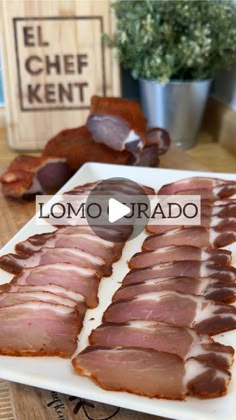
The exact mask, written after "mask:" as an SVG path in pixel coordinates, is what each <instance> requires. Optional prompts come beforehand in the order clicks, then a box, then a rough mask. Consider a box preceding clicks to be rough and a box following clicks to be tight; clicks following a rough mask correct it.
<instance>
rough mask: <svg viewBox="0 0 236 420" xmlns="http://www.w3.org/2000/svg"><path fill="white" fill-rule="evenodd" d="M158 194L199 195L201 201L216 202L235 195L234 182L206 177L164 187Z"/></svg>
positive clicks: (188, 179) (235, 183)
mask: <svg viewBox="0 0 236 420" xmlns="http://www.w3.org/2000/svg"><path fill="white" fill-rule="evenodd" d="M158 194H159V195H174V194H186V195H191V194H196V195H198V194H199V195H201V197H202V198H203V199H208V200H216V199H218V198H228V197H231V196H232V195H234V194H236V181H227V180H225V179H218V178H207V177H193V178H185V179H182V180H180V181H176V182H173V183H171V184H166V185H164V186H163V187H162V188H161V189H160V190H159V191H158Z"/></svg>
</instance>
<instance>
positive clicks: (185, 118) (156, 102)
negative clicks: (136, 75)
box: [139, 79, 211, 149]
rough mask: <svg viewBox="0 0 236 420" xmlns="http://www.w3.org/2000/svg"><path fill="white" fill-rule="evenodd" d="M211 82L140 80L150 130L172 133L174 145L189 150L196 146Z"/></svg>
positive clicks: (143, 104)
mask: <svg viewBox="0 0 236 420" xmlns="http://www.w3.org/2000/svg"><path fill="white" fill-rule="evenodd" d="M210 85H211V80H202V81H196V82H175V81H173V82H169V83H167V84H166V85H162V84H160V83H157V82H155V81H152V80H145V79H140V80H139V86H140V94H141V101H142V108H143V111H144V113H145V115H146V118H147V120H148V126H149V127H153V126H158V127H161V128H165V129H166V130H168V131H169V134H170V137H171V139H172V142H173V144H174V145H176V146H177V147H179V148H181V149H189V148H190V147H192V146H193V145H194V144H195V141H196V136H197V133H198V130H199V128H200V125H201V121H202V117H203V113H204V109H205V105H206V101H207V97H208V92H209V89H210Z"/></svg>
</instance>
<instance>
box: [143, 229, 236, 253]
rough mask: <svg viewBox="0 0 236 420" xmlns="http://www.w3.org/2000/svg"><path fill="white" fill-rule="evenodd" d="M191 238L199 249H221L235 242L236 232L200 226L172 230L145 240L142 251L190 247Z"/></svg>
mask: <svg viewBox="0 0 236 420" xmlns="http://www.w3.org/2000/svg"><path fill="white" fill-rule="evenodd" d="M193 238H196V245H197V246H198V247H199V248H208V247H215V248H221V247H224V246H226V245H229V244H231V243H233V242H235V241H236V232H232V231H226V232H217V230H215V229H214V228H205V227H202V226H195V227H192V226H189V227H184V228H179V229H172V230H169V231H167V232H164V233H160V234H158V235H152V236H149V237H148V238H146V239H145V241H144V243H143V246H142V250H143V251H153V250H155V249H157V248H161V247H164V246H170V245H192V243H193Z"/></svg>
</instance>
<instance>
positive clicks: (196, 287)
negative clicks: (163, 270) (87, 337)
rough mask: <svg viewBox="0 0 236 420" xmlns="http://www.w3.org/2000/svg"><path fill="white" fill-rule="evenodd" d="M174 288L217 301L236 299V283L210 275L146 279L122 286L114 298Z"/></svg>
mask: <svg viewBox="0 0 236 420" xmlns="http://www.w3.org/2000/svg"><path fill="white" fill-rule="evenodd" d="M163 290H172V291H176V292H180V293H187V294H191V295H197V296H198V295H199V296H205V297H207V298H208V299H211V300H214V301H216V302H225V303H231V302H234V301H235V299H236V284H235V283H233V282H229V281H225V282H223V281H219V280H217V279H213V278H210V277H209V278H208V277H198V278H196V277H172V278H159V279H153V280H146V281H143V282H141V283H133V284H132V283H131V284H127V285H126V286H121V287H120V288H119V289H118V290H117V291H116V293H115V294H114V295H113V298H112V300H113V301H115V300H119V299H132V298H134V297H135V296H138V295H140V294H142V293H149V292H161V291H163Z"/></svg>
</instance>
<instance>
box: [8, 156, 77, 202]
mask: <svg viewBox="0 0 236 420" xmlns="http://www.w3.org/2000/svg"><path fill="white" fill-rule="evenodd" d="M71 174H72V173H71V170H70V168H69V166H68V165H67V162H66V159H64V158H55V157H35V156H26V155H20V156H18V157H16V158H15V159H14V160H13V162H12V163H11V164H10V166H9V168H8V169H7V171H6V172H5V173H4V174H3V175H2V176H1V177H0V182H1V183H2V190H3V194H4V195H6V196H7V197H12V198H22V197H23V198H25V197H27V196H30V195H34V194H37V193H38V194H39V193H41V194H43V193H46V192H53V191H57V190H58V189H59V188H60V187H61V186H62V185H63V184H64V183H65V182H66V181H67V180H68V179H69V178H70V176H71Z"/></svg>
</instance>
